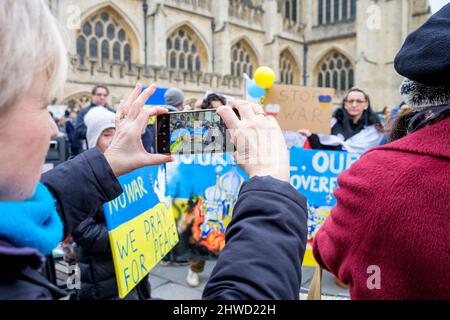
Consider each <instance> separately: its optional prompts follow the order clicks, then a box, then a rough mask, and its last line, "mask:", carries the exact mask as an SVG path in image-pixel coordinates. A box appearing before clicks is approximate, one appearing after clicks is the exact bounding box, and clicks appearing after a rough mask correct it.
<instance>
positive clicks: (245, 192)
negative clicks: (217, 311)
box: [203, 177, 307, 300]
mask: <svg viewBox="0 0 450 320" xmlns="http://www.w3.org/2000/svg"><path fill="white" fill-rule="evenodd" d="M306 236H307V210H306V199H305V197H303V196H302V195H301V194H299V193H298V192H297V191H296V190H295V189H294V188H293V187H292V186H291V185H290V184H289V183H287V182H282V181H279V180H276V179H274V178H272V177H254V178H252V179H250V180H249V181H247V182H245V183H244V185H243V186H242V189H241V192H240V194H239V199H238V201H237V202H236V205H235V207H234V212H233V219H232V221H231V223H230V224H229V226H228V228H227V232H226V246H225V248H224V250H223V251H222V253H221V254H220V256H219V259H218V261H217V264H216V267H215V268H214V270H213V273H212V276H211V278H210V280H209V281H208V284H207V285H206V288H205V291H204V292H203V298H204V299H218V300H240V299H257V300H268V299H277V300H278V299H283V300H288V299H289V300H298V299H299V291H300V285H301V278H302V277H301V265H302V261H303V256H304V254H305V247H306Z"/></svg>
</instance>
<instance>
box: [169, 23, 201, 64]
mask: <svg viewBox="0 0 450 320" xmlns="http://www.w3.org/2000/svg"><path fill="white" fill-rule="evenodd" d="M166 45H167V65H168V66H169V68H171V69H178V70H189V71H197V72H200V71H201V70H202V68H206V65H207V61H208V59H207V53H206V49H205V48H204V46H203V44H202V42H201V41H200V39H199V38H198V36H196V34H195V33H194V31H193V30H191V28H189V27H188V26H183V27H180V28H178V29H177V30H175V31H174V32H173V33H172V34H171V35H170V36H169V38H167V41H166Z"/></svg>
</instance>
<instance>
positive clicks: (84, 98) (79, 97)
mask: <svg viewBox="0 0 450 320" xmlns="http://www.w3.org/2000/svg"><path fill="white" fill-rule="evenodd" d="M90 101H91V95H90V94H89V93H87V92H82V93H78V94H75V95H72V96H70V97H68V98H66V99H64V100H63V102H62V104H63V105H67V106H68V108H69V109H77V110H81V109H82V108H84V107H85V106H86V105H88V104H89V102H90Z"/></svg>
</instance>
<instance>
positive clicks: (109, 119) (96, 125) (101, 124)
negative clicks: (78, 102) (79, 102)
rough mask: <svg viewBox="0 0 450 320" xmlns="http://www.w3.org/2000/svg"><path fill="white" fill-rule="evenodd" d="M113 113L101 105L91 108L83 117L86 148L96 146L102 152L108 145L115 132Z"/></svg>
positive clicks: (114, 116)
mask: <svg viewBox="0 0 450 320" xmlns="http://www.w3.org/2000/svg"><path fill="white" fill-rule="evenodd" d="M115 118H116V115H115V113H113V112H111V111H109V110H106V109H105V108H103V107H95V108H92V109H91V110H90V111H89V112H88V113H87V114H86V116H85V117H84V122H85V123H86V129H87V130H86V139H87V142H88V148H89V149H92V148H95V147H98V148H99V149H100V150H101V151H102V152H105V150H106V149H107V148H108V147H109V144H110V143H111V140H112V137H113V136H114V133H115V128H116V125H115Z"/></svg>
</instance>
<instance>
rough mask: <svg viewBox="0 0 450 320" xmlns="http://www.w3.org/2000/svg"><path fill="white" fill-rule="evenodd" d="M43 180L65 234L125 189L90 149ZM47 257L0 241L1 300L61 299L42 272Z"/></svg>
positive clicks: (51, 172) (106, 165) (97, 154)
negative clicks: (52, 199)
mask: <svg viewBox="0 0 450 320" xmlns="http://www.w3.org/2000/svg"><path fill="white" fill-rule="evenodd" d="M42 182H43V183H44V184H45V185H46V186H47V187H48V188H49V190H50V191H51V192H52V194H53V195H54V197H55V199H56V200H57V207H58V211H59V213H60V215H61V218H62V220H63V223H64V234H65V235H67V234H70V233H72V232H73V230H74V227H76V226H78V225H79V224H80V223H81V222H82V221H84V220H86V219H87V218H88V217H89V216H90V214H91V213H95V212H96V211H97V210H98V208H99V207H100V206H101V205H102V203H104V202H107V201H110V200H112V199H115V198H116V197H117V196H118V195H120V194H121V193H122V188H121V186H120V184H119V182H118V181H117V179H116V177H115V176H114V174H113V172H112V170H111V168H110V167H109V165H108V163H107V162H106V159H105V157H104V156H103V154H102V153H101V152H100V151H99V150H98V149H92V150H89V151H87V152H85V153H83V154H81V155H79V156H78V157H76V158H74V159H73V160H71V161H67V162H65V163H63V164H61V165H59V166H58V167H56V168H55V169H53V170H51V171H49V172H47V173H45V174H44V175H43V177H42ZM43 262H44V257H43V256H42V255H41V254H40V253H39V252H38V251H36V250H35V249H31V248H15V247H13V246H12V245H11V244H10V243H8V242H7V241H5V240H3V241H1V242H0V299H58V298H61V297H62V295H64V292H63V291H61V290H58V288H56V287H54V286H53V285H52V284H51V283H50V282H48V281H47V280H46V279H45V278H44V277H43V276H42V275H41V274H40V272H39V270H40V269H41V268H42V266H43Z"/></svg>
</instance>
